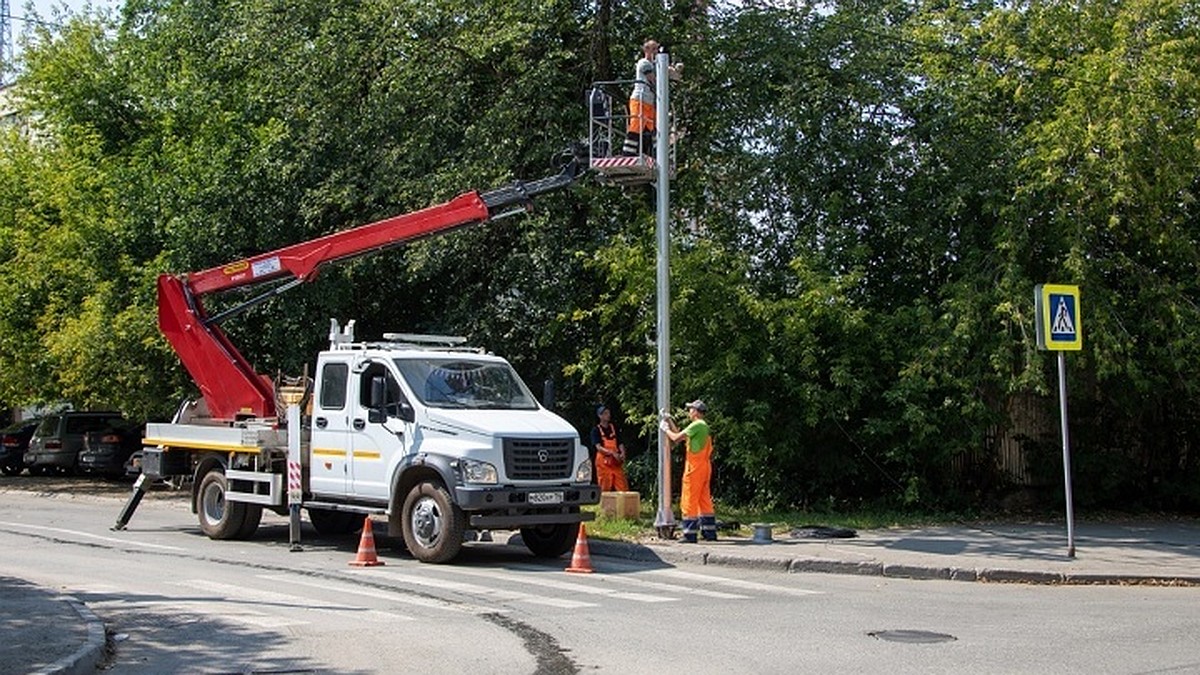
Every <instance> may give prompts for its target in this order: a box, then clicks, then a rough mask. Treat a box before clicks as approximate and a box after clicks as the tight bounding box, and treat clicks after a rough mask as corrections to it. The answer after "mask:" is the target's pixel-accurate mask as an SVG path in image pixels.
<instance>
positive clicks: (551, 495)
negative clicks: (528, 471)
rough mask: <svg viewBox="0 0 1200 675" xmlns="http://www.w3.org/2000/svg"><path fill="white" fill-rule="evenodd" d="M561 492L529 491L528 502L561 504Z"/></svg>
mask: <svg viewBox="0 0 1200 675" xmlns="http://www.w3.org/2000/svg"><path fill="white" fill-rule="evenodd" d="M562 500H563V493H561V492H530V493H529V503H530V504H561V503H562Z"/></svg>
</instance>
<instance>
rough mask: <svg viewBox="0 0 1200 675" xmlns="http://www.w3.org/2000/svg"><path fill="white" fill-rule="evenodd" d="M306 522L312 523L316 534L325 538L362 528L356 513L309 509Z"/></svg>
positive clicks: (360, 520)
mask: <svg viewBox="0 0 1200 675" xmlns="http://www.w3.org/2000/svg"><path fill="white" fill-rule="evenodd" d="M308 521H309V522H310V523H312V526H313V528H314V529H316V531H317V534H320V535H322V536H326V537H336V536H339V535H343V534H350V533H351V532H354V531H355V530H357V529H359V528H360V527H362V522H363V521H362V519H361V518H359V517H358V514H357V513H350V512H349V511H330V510H328V509H309V510H308Z"/></svg>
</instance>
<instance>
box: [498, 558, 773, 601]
mask: <svg viewBox="0 0 1200 675" xmlns="http://www.w3.org/2000/svg"><path fill="white" fill-rule="evenodd" d="M511 569H518V570H522V571H525V572H539V571H541V572H544V571H545V570H546V568H545V567H539V566H537V565H514V566H512V567H511ZM597 578H599V579H604V580H605V581H611V582H616V583H618V584H626V585H629V586H638V587H640V588H648V589H652V590H655V591H663V592H665V593H676V594H679V595H699V596H702V597H705V598H716V599H719V600H748V599H750V596H748V595H741V594H739V593H726V592H724V591H711V590H708V589H706V588H696V587H694V586H680V585H677V584H667V583H663V582H661V581H649V580H647V579H638V578H635V577H632V576H629V575H627V574H604V575H601V576H600V577H597Z"/></svg>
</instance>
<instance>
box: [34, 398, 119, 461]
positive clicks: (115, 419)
mask: <svg viewBox="0 0 1200 675" xmlns="http://www.w3.org/2000/svg"><path fill="white" fill-rule="evenodd" d="M127 424H128V422H126V421H125V418H124V417H122V416H121V413H118V412H107V411H106V412H96V411H89V412H80V411H71V412H64V413H59V414H57V415H48V416H46V417H43V418H42V422H41V424H39V425H38V427H37V429H35V430H34V432H33V438H31V439H30V440H29V449H27V450H26V451H25V466H26V467H28V468H29V473H30V474H32V475H44V474H47V473H50V472H52V471H58V472H60V473H74V472H75V469H76V467H78V466H79V451H80V450H82V449H83V437H84V434H86V433H88V432H89V431H103V430H105V429H110V428H112V427H115V426H125V425H127Z"/></svg>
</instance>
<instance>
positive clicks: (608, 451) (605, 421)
mask: <svg viewBox="0 0 1200 675" xmlns="http://www.w3.org/2000/svg"><path fill="white" fill-rule="evenodd" d="M596 419H597V423H596V426H594V427H592V449H593V450H595V451H596V482H597V483H598V484H599V485H600V490H601V491H603V492H610V491H612V490H619V491H621V492H628V491H629V481H628V480H626V479H625V445H624V444H622V443H621V441H620V439H618V438H617V427H616V425H614V424H613V423H612V412H611V411H609V409H608V406H605V405H600V406H597V407H596Z"/></svg>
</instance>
